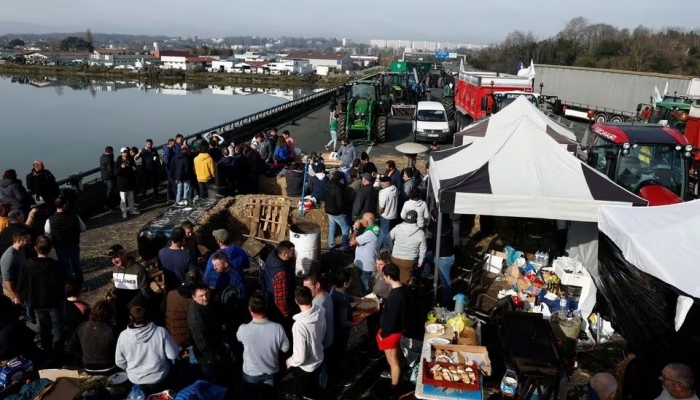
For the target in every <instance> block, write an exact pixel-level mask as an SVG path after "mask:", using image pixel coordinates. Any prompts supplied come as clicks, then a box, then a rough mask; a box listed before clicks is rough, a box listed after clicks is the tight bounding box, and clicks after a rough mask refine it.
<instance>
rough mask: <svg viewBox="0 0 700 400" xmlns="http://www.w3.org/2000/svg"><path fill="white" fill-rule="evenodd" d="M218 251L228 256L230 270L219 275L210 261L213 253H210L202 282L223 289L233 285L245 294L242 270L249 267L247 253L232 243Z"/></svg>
mask: <svg viewBox="0 0 700 400" xmlns="http://www.w3.org/2000/svg"><path fill="white" fill-rule="evenodd" d="M217 251H220V252H222V253H224V254H226V256H227V257H228V262H229V264H230V265H231V271H235V272H231V273H230V274H229V276H226V277H223V278H221V277H220V274H219V273H218V272H216V271H215V270H214V263H213V262H212V260H213V258H214V255H213V254H212V255H211V256H210V257H209V260H208V261H207V267H206V269H205V270H204V284H206V285H207V286H210V287H214V288H216V289H224V288H226V287H235V288H236V289H238V290H239V291H241V295H243V296H244V295H245V294H246V288H245V279H244V278H243V270H244V269H248V268H250V260H249V259H248V254H246V252H245V251H244V250H243V249H242V248H240V247H238V246H234V245H230V246H228V247H227V248H225V249H219V250H217Z"/></svg>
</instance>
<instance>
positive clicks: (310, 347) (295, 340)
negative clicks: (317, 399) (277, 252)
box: [287, 286, 326, 397]
mask: <svg viewBox="0 0 700 400" xmlns="http://www.w3.org/2000/svg"><path fill="white" fill-rule="evenodd" d="M294 300H295V301H296V303H297V305H298V306H299V308H300V309H301V312H300V313H299V314H297V315H295V316H294V325H293V326H292V356H291V357H289V358H288V359H287V368H289V369H290V372H291V374H292V377H291V379H290V392H291V394H293V395H295V396H298V397H303V396H306V395H308V394H309V392H311V390H310V389H311V388H313V387H315V386H316V385H315V383H316V382H317V381H318V376H319V373H320V367H321V363H323V336H324V334H325V332H326V319H325V317H324V316H323V311H322V310H321V308H320V307H319V306H317V305H315V304H313V294H312V293H311V290H310V289H309V288H307V287H305V286H300V287H298V288H296V290H295V291H294Z"/></svg>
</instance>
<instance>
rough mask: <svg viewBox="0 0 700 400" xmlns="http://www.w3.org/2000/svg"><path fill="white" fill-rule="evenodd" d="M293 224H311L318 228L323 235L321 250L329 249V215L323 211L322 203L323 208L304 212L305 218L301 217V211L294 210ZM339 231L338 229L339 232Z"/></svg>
mask: <svg viewBox="0 0 700 400" xmlns="http://www.w3.org/2000/svg"><path fill="white" fill-rule="evenodd" d="M291 214H292V215H291V223H292V224H296V223H297V222H309V223H312V224H315V225H317V226H318V228H319V231H320V235H321V248H322V249H327V248H328V214H326V212H325V211H324V210H323V203H321V208H314V209H312V210H309V211H306V212H304V216H303V217H301V216H299V210H298V209H294V210H293V211H292V212H291ZM338 230H339V229H336V232H338Z"/></svg>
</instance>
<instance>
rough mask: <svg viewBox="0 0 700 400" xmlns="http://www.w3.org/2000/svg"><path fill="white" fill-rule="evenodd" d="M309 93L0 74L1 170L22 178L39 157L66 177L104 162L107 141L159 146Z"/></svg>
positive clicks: (130, 144)
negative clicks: (147, 85)
mask: <svg viewBox="0 0 700 400" xmlns="http://www.w3.org/2000/svg"><path fill="white" fill-rule="evenodd" d="M266 91H267V92H269V93H264V92H266ZM251 92H255V93H251ZM304 94H307V91H305V90H304V89H296V90H294V91H289V90H287V91H281V90H272V91H270V89H265V90H263V89H242V88H234V87H196V88H193V87H192V85H191V84H190V86H189V87H187V85H186V84H176V85H171V86H164V87H151V88H140V87H138V85H137V84H136V83H133V82H132V83H129V82H71V81H66V80H57V79H35V78H12V77H3V76H0V137H1V138H2V145H1V146H0V170H1V171H4V170H5V169H9V168H14V169H15V170H17V173H18V174H19V175H20V177H22V178H23V177H24V176H25V175H26V174H27V173H29V171H30V170H31V168H32V161H33V160H35V159H40V160H42V161H44V164H45V165H46V168H47V169H49V170H51V171H52V172H53V173H54V175H55V176H56V178H58V179H62V178H65V177H68V176H69V175H70V174H72V173H76V172H80V171H86V170H89V169H92V168H95V167H97V166H98V164H99V163H98V161H99V158H100V155H101V154H102V153H103V151H104V148H105V146H108V145H109V146H112V147H114V149H115V152H118V151H119V148H120V147H124V146H128V147H131V146H137V147H139V148H141V147H143V145H144V142H145V140H146V139H147V138H151V139H153V141H154V142H155V144H156V145H160V144H163V143H165V142H166V141H167V140H168V138H170V137H174V136H175V135H176V134H178V133H182V134H183V135H185V136H187V135H189V134H192V133H195V132H198V131H200V130H202V129H206V128H209V127H211V126H214V125H217V124H221V123H225V122H228V121H231V120H234V119H236V118H239V117H243V116H245V115H248V114H252V113H254V112H256V111H259V110H263V109H266V108H269V107H273V106H275V105H279V104H282V103H284V102H286V101H289V100H291V99H292V98H298V97H301V96H302V95H304Z"/></svg>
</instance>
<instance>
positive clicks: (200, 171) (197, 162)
mask: <svg viewBox="0 0 700 400" xmlns="http://www.w3.org/2000/svg"><path fill="white" fill-rule="evenodd" d="M201 150H202V151H201V152H200V153H199V154H198V155H197V156H196V157H195V158H194V173H195V176H196V177H197V185H198V186H197V187H198V189H199V198H200V199H206V198H207V197H209V189H208V187H209V183H210V182H211V181H212V180H214V174H215V170H216V168H215V165H214V159H213V158H211V156H210V155H209V153H207V150H208V149H207V148H202V149H201Z"/></svg>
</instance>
